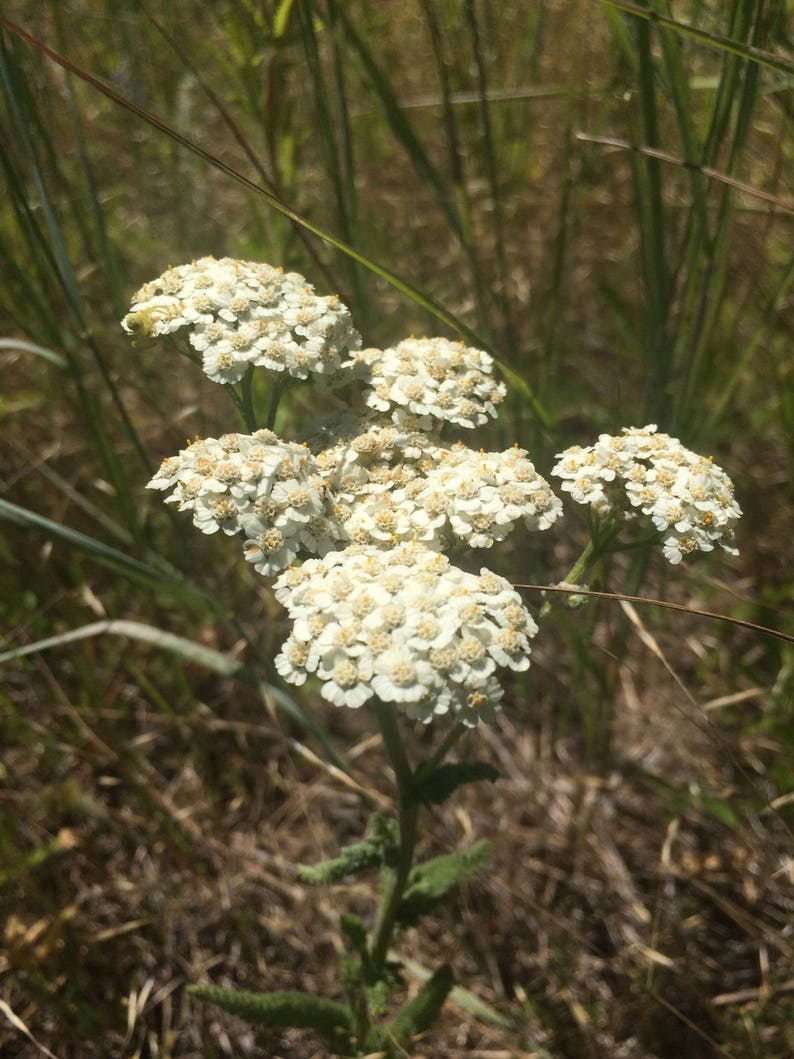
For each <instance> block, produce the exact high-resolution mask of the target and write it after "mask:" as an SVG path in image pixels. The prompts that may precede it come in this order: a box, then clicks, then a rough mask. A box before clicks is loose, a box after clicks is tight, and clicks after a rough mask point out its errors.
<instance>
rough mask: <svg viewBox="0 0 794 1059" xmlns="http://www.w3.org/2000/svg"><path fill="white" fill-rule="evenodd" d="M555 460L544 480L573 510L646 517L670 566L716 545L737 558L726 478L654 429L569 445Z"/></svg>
mask: <svg viewBox="0 0 794 1059" xmlns="http://www.w3.org/2000/svg"><path fill="white" fill-rule="evenodd" d="M557 460H558V463H557V464H556V465H555V467H554V468H553V470H552V472H551V473H552V474H555V475H557V477H559V478H561V479H562V488H563V489H564V490H565V491H566V492H567V493H570V495H571V497H572V498H573V499H574V500H575V501H576V502H577V503H579V504H589V505H591V506H592V507H593V508H594V510H595V511H596V512H597V513H599V514H601V515H613V514H620V513H624V512H625V511H626V500H628V502H629V504H630V505H631V507H632V508H637V509H639V510H640V511H642V513H643V514H644V515H650V517H651V519H652V521H653V524H654V526H655V527H656V529H657V530H659V531H660V532H662V533H663V534H665V536H664V538H663V549H664V554H665V556H666V558H667V559H668V560H669V561H670V562H671V563H679V562H680V561H681V559H682V558H683V557H684V556H685V555H688V554H689V553H690V552H693V551H695V550H698V549H699V550H700V551H711V550H712V549H713V548H714V545H715V544H719V545H720V546H721V547H722V548H724V549H725V551H727V552H730V553H731V554H732V555H737V554H738V552H737V550H736V548H734V547H733V546H732V541H733V539H734V526H735V524H736V522H737V520H738V519H739V516H740V515H741V509H740V507H739V505H738V504H737V502H736V500H735V499H734V495H733V484H732V482H731V480H730V478H728V476H727V474H725V472H724V471H723V470H722V469H721V468H720V467H718V466H717V465H716V464H714V463H712V461H711V459H707V458H705V457H703V456H698V455H697V454H696V453H694V452H691V451H690V450H689V449H687V448H684V446H683V445H682V444H681V442H680V441H678V439H677V438H673V437H670V436H669V435H668V434H659V433H657V431H656V427H655V426H654V425H653V424H651V425H649V426H646V427H642V428H637V427H631V428H627V429H624V431H623V434H622V435H620V436H618V437H613V436H611V435H609V434H601V435H600V437H599V439H598V441H597V442H596V444H595V445H590V446H588V447H587V448H581V447H580V446H578V445H575V446H573V447H572V448H570V449H566V450H565V452H561V453H558V455H557Z"/></svg>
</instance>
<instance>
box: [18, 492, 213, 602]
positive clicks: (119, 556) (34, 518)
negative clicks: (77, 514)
mask: <svg viewBox="0 0 794 1059" xmlns="http://www.w3.org/2000/svg"><path fill="white" fill-rule="evenodd" d="M0 518H4V519H6V520H7V521H9V522H13V523H14V524H15V525H17V526H23V527H24V528H26V529H33V530H36V531H37V532H40V533H44V534H45V535H46V536H47V537H50V538H53V539H55V540H60V541H62V542H63V543H64V544H67V545H68V546H69V547H70V548H76V549H77V550H78V551H81V552H84V553H85V554H86V555H88V556H90V558H92V559H94V560H95V561H96V562H99V563H102V564H103V565H105V566H109V567H111V568H112V569H113V570H116V571H117V572H118V573H120V574H124V575H125V576H126V577H130V578H132V579H134V580H136V581H142V582H144V583H145V584H158V585H162V586H167V585H172V586H174V587H176V588H178V590H179V592H180V594H182V593H187V594H191V595H197V594H198V589H196V588H195V587H193V586H192V585H190V583H189V582H187V581H177V578H176V576H175V574H174V573H173V572H166V571H164V570H158V569H156V568H155V567H154V566H151V565H149V564H148V563H144V562H141V561H140V559H135V558H133V557H132V556H131V555H126V554H125V553H124V552H122V551H119V550H118V548H113V547H112V546H111V545H109V544H105V543H104V542H103V541H99V540H97V539H96V538H95V537H90V536H89V535H88V534H87V533H81V532H80V531H79V530H74V529H71V528H70V527H69V526H64V525H63V523H61V522H54V521H53V520H52V519H48V518H45V517H44V515H39V514H38V513H37V512H36V511H30V510H29V509H28V508H24V507H20V506H19V505H18V504H12V503H11V502H10V501H9V500H2V499H0Z"/></svg>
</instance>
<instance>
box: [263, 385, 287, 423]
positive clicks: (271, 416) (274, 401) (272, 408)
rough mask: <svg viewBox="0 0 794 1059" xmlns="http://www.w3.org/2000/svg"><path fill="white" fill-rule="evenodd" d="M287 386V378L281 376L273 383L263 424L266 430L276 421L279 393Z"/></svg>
mask: <svg viewBox="0 0 794 1059" xmlns="http://www.w3.org/2000/svg"><path fill="white" fill-rule="evenodd" d="M286 386H287V380H286V379H285V378H281V379H279V380H278V382H276V383H274V384H273V391H272V393H271V394H270V404H269V406H268V409H267V420H266V422H265V426H266V427H267V429H268V430H272V429H273V425H274V423H275V422H276V412H278V406H279V402H280V401H281V395H282V394H283V393H284V390H285V389H286Z"/></svg>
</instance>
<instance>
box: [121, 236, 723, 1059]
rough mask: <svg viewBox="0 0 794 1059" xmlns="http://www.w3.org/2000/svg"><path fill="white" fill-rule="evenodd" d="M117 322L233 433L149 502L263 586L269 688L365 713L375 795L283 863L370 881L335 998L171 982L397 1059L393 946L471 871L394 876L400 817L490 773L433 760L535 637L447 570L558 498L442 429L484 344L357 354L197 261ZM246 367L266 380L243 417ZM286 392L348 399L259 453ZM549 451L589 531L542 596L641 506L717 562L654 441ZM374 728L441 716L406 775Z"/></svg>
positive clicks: (273, 296)
mask: <svg viewBox="0 0 794 1059" xmlns="http://www.w3.org/2000/svg"><path fill="white" fill-rule="evenodd" d="M122 326H123V327H124V329H125V330H126V331H127V332H128V333H129V334H131V335H133V336H144V337H146V338H150V339H154V338H159V337H164V336H177V337H178V335H179V333H180V332H183V333H184V334H185V336H186V338H187V348H186V352H188V353H189V355H191V356H192V357H194V358H196V357H199V358H200V361H201V365H202V368H203V370H204V372H205V374H206V375H207V376H208V378H210V379H211V380H212V381H213V382H217V383H222V384H225V385H227V386H228V387H229V388H230V392H232V393H233V395H234V397H235V402H236V404H237V407H238V411H239V413H240V414H241V415H242V416H243V418H244V420H245V427H246V430H247V431H248V432H247V433H237V432H230V433H226V434H222V435H221V436H220V437H218V438H205V439H196V440H195V441H193V442H191V443H189V444H188V445H187V447H186V448H184V449H182V451H180V452H179V453H178V454H177V455H176V456H169V457H167V458H166V459H165V460H164V461H163V464H162V466H161V467H160V469H159V471H158V472H157V474H156V475H155V476H154V477H153V478H152V480H151V481H150V482H149V487H150V488H152V489H157V490H161V491H163V492H166V493H167V494H168V495H167V496H166V502H167V503H173V504H176V505H177V508H178V510H180V511H186V512H189V513H190V515H191V517H192V519H193V523H194V525H195V526H196V527H197V528H198V529H200V530H201V531H202V532H203V533H216V532H218V531H222V532H223V533H224V534H226V535H228V536H230V537H237V538H238V540H239V542H240V544H241V546H242V552H243V556H244V558H245V560H246V561H247V562H249V563H250V564H251V565H252V566H253V567H254V570H255V571H256V572H257V573H260V574H262V575H264V576H265V577H270V578H275V579H276V580H275V583H274V592H275V596H276V598H277V600H278V601H279V602H280V603H281V604H282V605H283V606H284V608H285V611H286V613H287V615H288V617H289V620H290V622H291V630H290V632H289V635H288V636H287V639H286V641H285V642H284V644H283V646H282V648H281V650H280V652H279V654H278V656H277V658H276V669H277V670H278V672H279V673H280V674H281V676H282V677H283V679H284V680H286V681H288V682H289V683H292V684H298V685H300V684H303V683H305V682H306V681H307V680H309V679H310V678H311V679H313V680H316V681H317V685H318V688H319V692H320V694H321V695H322V696H323V698H325V699H326V700H327V701H329V702H330V703H333V704H334V705H335V706H338V707H348V708H352V709H359V708H363V707H368V708H370V709H371V710H372V711H373V713H374V714H375V716H376V718H377V721H378V724H379V726H380V729H381V733H382V736H383V741H384V747H385V749H386V752H387V754H388V757H389V760H390V763H391V765H392V768H393V771H394V773H395V777H396V781H397V795H398V796H397V805H398V811H399V812H398V820H397V821H396V823H395V822H390V821H387V820H384V819H382V818H381V817H379V816H377V817H375V818H374V820H373V824H372V830H371V834H370V835H369V836H368V837H367V838H366V839H364V840H363V841H362V842H360V843H357V844H355V845H353V846H349V847H346V849H344V850H342V852H341V854H340V856H339V857H338V858H336V859H334V860H332V861H327V862H325V863H323V864H321V865H317V866H314V867H312V868H304V869H302V870H301V875H302V878H304V880H305V881H306V882H308V883H315V884H322V883H328V882H331V881H336V880H339V879H342V878H344V877H346V876H348V875H352V874H355V873H360V872H364V871H369V870H372V869H375V868H379V869H380V870H381V872H382V874H383V877H384V886H383V895H382V900H381V905H380V908H379V911H378V913H377V915H376V917H375V919H374V924H373V925H372V926H371V928H370V929H369V930H368V929H367V926H366V925H365V923H364V922H363V921H362V920H361V919H358V918H356V917H353V916H347V915H346V916H343V917H342V920H341V924H340V927H341V933H342V935H343V938H344V948H345V955H344V957H343V958H342V965H341V983H342V988H343V991H344V994H345V1002H344V1003H340V1002H338V1001H335V1000H334V1001H332V1000H328V999H326V998H323V997H316V996H312V995H309V994H306V993H300V992H296V991H287V992H271V993H257V994H250V993H241V992H239V991H235V990H223V989H217V988H214V987H212V986H196V987H194V990H193V991H194V992H195V993H196V995H198V996H199V997H201V998H203V999H205V1000H208V1001H210V1002H213V1003H216V1004H219V1005H221V1006H222V1007H225V1008H226V1009H227V1010H230V1011H233V1012H235V1013H236V1014H238V1015H242V1016H243V1017H245V1018H248V1019H249V1020H250V1021H252V1022H257V1023H260V1024H265V1025H270V1026H301V1027H311V1028H312V1029H314V1030H315V1031H316V1032H318V1033H319V1034H321V1035H322V1036H323V1037H325V1039H326V1041H327V1042H328V1045H329V1047H330V1048H332V1049H333V1050H334V1051H336V1052H338V1053H339V1054H343V1055H366V1054H369V1053H371V1052H373V1051H380V1052H381V1053H383V1054H385V1055H388V1056H397V1055H405V1054H406V1052H405V1045H406V1043H407V1042H409V1041H410V1038H411V1037H412V1036H414V1035H415V1034H417V1033H421V1032H422V1031H424V1030H425V1029H427V1027H428V1026H430V1025H431V1024H432V1022H433V1021H434V1019H435V1018H436V1016H437V1015H438V1012H439V1010H440V1008H441V1006H442V1005H443V1003H444V1000H445V998H446V996H447V994H448V992H449V990H450V988H451V986H452V978H451V973H450V970H449V968H448V967H447V966H446V965H444V966H442V967H441V968H439V969H438V970H437V971H436V972H435V974H433V975H432V976H431V977H430V979H429V980H428V981H427V982H426V983H425V984H424V986H423V987H422V988H421V989H420V991H419V993H418V994H417V995H416V996H415V997H414V998H413V999H411V1000H409V1001H408V1002H407V1003H406V1004H404V1005H403V1007H402V1008H401V1009H400V1010H399V1011H398V1012H397V1013H396V1014H393V1013H391V1017H390V1018H389V1017H387V1016H388V1015H389V1013H390V1012H391V1008H392V1007H393V1005H392V1003H391V996H392V994H393V993H394V991H395V990H396V989H397V988H398V987H399V986H400V977H399V964H398V963H397V962H395V961H394V960H393V959H392V958H391V956H390V949H391V945H392V942H393V941H394V939H395V936H396V934H397V932H398V931H399V930H400V929H401V928H403V927H405V926H408V925H412V924H414V923H415V922H417V920H418V919H419V918H420V916H421V915H423V914H424V913H425V912H427V911H428V910H429V909H430V908H431V907H432V906H433V905H434V904H435V903H436V902H438V901H439V900H440V899H441V898H442V897H443V896H444V895H445V894H446V893H447V892H448V891H449V890H450V889H451V888H452V887H453V886H454V885H455V884H456V883H457V882H459V881H460V880H461V879H463V878H465V877H467V876H468V875H470V874H471V873H472V872H474V871H476V870H478V869H480V868H481V867H482V866H483V865H484V863H485V860H486V859H487V847H486V846H485V844H484V843H478V844H476V845H475V846H474V847H472V848H471V849H469V850H464V851H461V852H458V853H454V854H450V855H447V856H444V857H437V858H434V859H432V860H430V861H427V862H425V863H423V864H419V865H414V863H413V861H414V850H415V844H416V837H417V820H418V817H419V812H420V809H421V807H422V806H423V805H429V804H438V803H441V802H443V801H445V800H446V799H447V798H449V797H450V796H451V795H452V794H453V793H454V791H455V790H456V789H457V788H458V787H460V786H461V785H463V784H465V783H473V782H478V781H483V780H493V779H495V778H496V772H495V770H494V769H493V768H492V767H491V766H490V765H488V764H484V763H480V762H456V763H451V762H449V761H446V760H445V759H446V757H447V755H448V754H449V752H450V751H451V749H452V748H453V746H454V744H455V742H456V741H457V740H458V739H459V738H460V736H461V734H462V733H463V732H464V731H465V730H466V729H468V728H474V727H476V726H477V724H479V723H480V722H492V721H493V720H494V718H495V716H496V713H497V712H498V710H499V709H500V707H501V704H502V701H503V699H504V696H505V683H506V678H507V677H508V675H509V674H510V673H511V672H522V671H525V670H527V669H528V667H529V664H530V648H531V640H532V639H533V638H534V637H535V635H536V634H537V633H538V623H537V621H536V620H535V618H533V616H532V615H531V614H530V612H529V611H528V609H527V607H526V606H525V604H524V602H523V600H522V599H521V597H520V596H519V595H518V593H517V592H516V591H515V589H514V588H513V587H512V585H511V584H510V583H509V582H508V581H506V580H505V579H504V578H502V577H500V576H498V575H496V574H494V573H492V572H491V571H489V570H488V569H486V568H485V567H480V569H479V573H472V572H470V571H469V570H467V569H464V568H463V567H462V566H460V565H458V564H457V563H456V562H455V561H453V560H454V558H455V556H457V555H459V554H461V553H462V552H465V553H469V552H470V551H471V549H478V548H490V547H492V546H493V545H494V544H495V543H497V542H500V541H503V540H504V539H505V538H506V537H507V536H508V535H509V534H510V533H512V532H514V531H515V530H516V529H518V528H519V527H520V526H522V527H523V528H524V529H526V530H530V531H545V530H548V529H550V528H551V527H553V526H554V525H556V523H557V522H558V520H559V519H560V517H561V514H562V502H561V500H560V498H559V497H558V496H556V495H555V493H554V492H553V490H552V488H551V486H550V485H549V483H548V482H547V481H546V480H545V479H544V478H543V477H542V476H541V475H540V474H539V473H538V471H537V470H536V469H535V467H534V465H533V463H532V462H531V460H530V459H529V457H528V453H527V452H526V451H525V450H523V449H520V448H518V446H515V447H513V448H511V449H507V450H506V451H503V452H485V451H483V450H482V449H474V448H470V447H469V446H468V445H467V444H466V443H465V442H463V441H460V440H457V441H455V440H452V439H450V438H448V437H445V435H444V431H445V430H448V429H450V428H456V429H457V430H459V431H460V430H462V431H464V432H465V431H467V430H472V429H474V428H476V427H479V426H482V425H484V424H485V423H487V422H488V421H489V420H491V419H493V418H494V417H495V416H496V414H497V409H498V407H499V405H500V403H501V402H502V401H503V399H504V397H505V394H506V389H505V386H504V384H503V383H502V382H500V381H499V380H498V379H497V378H496V377H495V375H494V363H493V359H492V358H491V356H490V355H489V354H488V353H486V352H484V351H482V350H478V349H475V348H472V347H469V346H466V345H464V344H463V343H461V342H453V341H450V340H448V339H445V338H414V337H410V338H406V339H404V340H403V341H401V342H399V343H398V344H397V345H396V346H395V347H393V348H390V349H384V350H381V349H374V348H363V349H362V348H361V338H360V335H359V334H358V332H357V331H356V330H355V328H354V327H353V325H352V321H351V317H350V313H349V311H348V310H347V308H346V307H345V306H344V305H343V304H342V302H341V301H340V300H339V298H338V297H336V296H330V297H323V296H319V295H317V294H316V293H315V291H314V288H313V287H312V286H311V284H309V283H307V281H306V280H305V279H304V277H303V276H300V275H298V274H297V273H294V272H290V273H284V272H282V271H281V270H280V269H278V268H273V267H271V266H270V265H263V264H256V263H253V262H246V261H236V260H232V259H230V258H222V259H220V260H216V259H215V258H212V257H204V258H201V259H200V260H198V261H194V262H192V263H191V264H188V265H181V266H179V267H177V268H169V269H168V270H167V271H166V272H164V273H163V275H161V276H159V277H158V278H157V279H155V280H153V281H151V282H149V283H146V284H144V285H143V287H142V288H141V289H140V290H139V291H138V292H137V293H136V294H135V296H134V298H133V303H132V308H131V311H130V312H129V313H128V314H127V316H126V317H125V318H124V320H123V321H122ZM255 369H263V370H266V371H269V372H271V373H274V382H273V386H272V387H271V392H272V395H273V397H272V400H271V402H270V407H269V409H268V413H267V416H266V417H264V418H265V421H264V422H262V421H260V417H259V416H258V414H257V412H256V409H255V402H254V398H253V388H252V384H251V379H252V373H253V371H254V370H255ZM309 377H316V379H317V380H318V381H320V382H321V383H322V384H323V388H324V390H325V391H326V392H327V391H332V392H333V394H334V403H335V405H336V406H337V408H338V406H339V403H340V400H341V399H342V396H341V395H345V394H347V395H349V397H348V407H347V408H346V409H345V411H343V412H341V413H340V412H338V411H337V412H335V413H333V414H330V415H329V416H328V417H327V418H326V419H325V420H322V421H319V422H317V423H315V424H314V426H313V429H312V431H311V433H310V434H308V435H307V436H306V437H304V438H303V439H300V438H294V439H284V438H280V437H278V436H277V435H276V434H275V433H274V432H273V430H272V427H273V424H274V422H275V415H276V408H277V404H278V400H279V397H280V394H281V392H282V390H283V382H284V379H286V378H292V379H300V380H305V379H308V378H309ZM236 384H239V391H237V390H235V385H236ZM557 459H558V462H557V464H556V465H555V466H554V468H553V469H552V474H553V475H555V476H556V477H558V478H559V479H560V480H561V483H562V484H561V488H562V490H563V491H564V492H566V493H568V494H569V495H570V497H571V498H572V499H573V500H574V501H576V502H577V503H579V504H584V505H588V507H589V509H590V513H591V516H592V517H591V528H592V530H593V536H592V540H591V542H590V544H588V546H587V548H586V549H585V551H584V552H583V554H582V556H581V558H580V559H579V560H578V562H577V563H576V564H575V565H574V567H573V569H572V570H571V571H570V572H569V573H568V575H567V576H566V578H565V580H564V582H563V583H564V584H566V585H568V586H569V587H570V589H571V591H573V592H575V591H576V588H577V585H578V584H579V583H580V582H581V580H582V578H583V577H584V576H585V575H586V573H587V572H588V570H589V569H590V568H591V567H592V566H593V565H594V564H595V562H596V561H597V560H598V559H599V558H600V557H601V556H602V555H603V554H604V553H605V552H608V551H609V549H610V548H614V546H615V544H614V542H615V538H616V536H617V534H618V532H619V529H620V527H621V524H622V523H623V522H624V521H625V520H627V519H635V518H636V517H637V516H638V515H639V514H640V513H641V514H643V515H645V516H646V517H647V518H648V519H649V521H650V527H651V528H650V534H651V539H653V540H661V542H662V550H663V553H664V555H665V557H666V558H667V559H668V560H669V561H670V562H672V563H678V562H680V561H681V560H682V559H683V558H684V557H686V556H688V555H689V554H690V553H692V552H693V551H695V550H702V551H710V550H712V549H713V548H714V546H715V545H720V546H721V547H722V548H724V549H725V550H726V551H728V552H729V553H731V554H735V548H734V546H733V539H734V529H735V524H736V521H737V519H738V518H739V515H740V510H739V506H738V504H737V503H736V501H735V499H734V496H733V487H732V485H731V482H730V480H729V479H728V477H727V475H726V474H725V473H724V471H722V470H721V469H720V468H719V467H717V466H716V465H715V464H714V463H712V462H711V460H710V459H705V458H703V457H701V456H698V455H696V454H695V453H693V452H691V451H689V450H688V449H686V448H684V446H683V445H682V444H681V443H680V442H679V441H678V440H676V439H675V438H672V437H669V436H668V435H666V434H663V433H659V432H657V430H656V427H655V426H652V425H650V426H646V427H644V428H641V429H637V428H634V427H629V428H626V429H625V430H624V431H623V432H622V434H619V435H617V436H610V435H601V436H600V437H599V439H598V440H597V442H596V443H595V444H593V445H590V446H589V447H587V448H581V447H579V446H574V447H573V448H570V449H567V450H566V451H565V452H562V453H559V454H558V457H557ZM447 553H451V555H450V554H447ZM540 617H542V614H541V615H540ZM397 713H402V714H405V715H407V716H408V717H409V718H414V719H417V720H419V721H422V722H424V723H426V724H427V723H429V722H430V721H432V720H433V719H435V718H439V719H440V723H441V724H443V725H445V733H444V735H443V737H442V739H441V741H440V744H439V746H438V747H437V749H436V751H435V753H433V754H432V755H431V757H430V758H428V759H427V760H426V761H424V762H422V763H420V764H417V765H415V766H412V765H411V764H410V763H409V760H408V756H407V754H406V751H405V748H404V746H403V742H402V739H401V735H400V727H399V724H398V721H397V717H396V714H397Z"/></svg>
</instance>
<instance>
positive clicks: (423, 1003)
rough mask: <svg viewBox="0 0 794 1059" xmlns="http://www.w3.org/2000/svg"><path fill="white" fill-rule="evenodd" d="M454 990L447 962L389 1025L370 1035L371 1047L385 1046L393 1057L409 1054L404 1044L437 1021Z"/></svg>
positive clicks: (369, 1043) (369, 1045)
mask: <svg viewBox="0 0 794 1059" xmlns="http://www.w3.org/2000/svg"><path fill="white" fill-rule="evenodd" d="M451 989H452V971H451V969H450V967H449V965H448V964H444V965H443V966H441V967H439V968H438V970H437V971H436V972H435V974H433V975H432V976H431V977H430V978H428V980H427V981H426V982H425V984H424V985H423V986H422V988H421V989H420V990H419V992H418V993H417V994H416V996H415V997H414V998H413V999H412V1000H409V1001H408V1003H407V1004H406V1005H405V1006H404V1007H402V1008H401V1009H400V1011H399V1012H398V1013H397V1015H396V1016H395V1017H394V1019H393V1020H392V1021H391V1022H390V1023H389V1025H388V1026H386V1027H385V1028H384V1029H382V1030H377V1031H376V1032H375V1033H372V1034H370V1036H369V1037H368V1038H367V1042H366V1043H367V1046H368V1047H369V1048H370V1049H371V1050H374V1049H383V1050H384V1051H385V1052H386V1054H387V1055H389V1056H391V1055H394V1056H397V1055H405V1054H406V1052H405V1051H404V1046H405V1045H406V1044H407V1043H408V1042H409V1041H410V1039H411V1038H412V1037H415V1036H417V1034H420V1033H424V1032H425V1031H426V1030H428V1029H429V1028H430V1027H431V1026H432V1025H433V1023H434V1022H435V1021H436V1019H437V1018H438V1015H439V1012H440V1011H441V1008H442V1007H443V1006H444V1001H445V1000H446V999H447V996H448V995H449V991H450V990H451Z"/></svg>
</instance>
